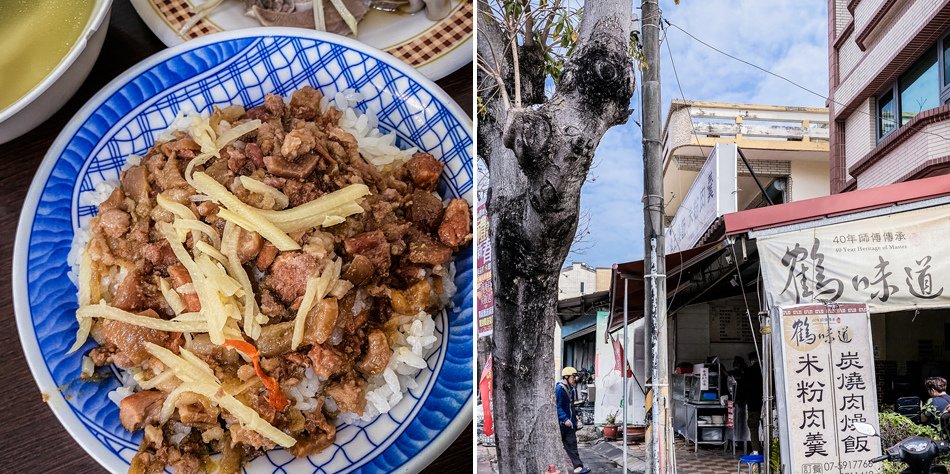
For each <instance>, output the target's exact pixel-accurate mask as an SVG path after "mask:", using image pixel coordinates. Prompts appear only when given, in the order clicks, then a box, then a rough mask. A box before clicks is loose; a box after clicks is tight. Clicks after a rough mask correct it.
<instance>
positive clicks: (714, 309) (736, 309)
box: [709, 304, 754, 343]
mask: <svg viewBox="0 0 950 474" xmlns="http://www.w3.org/2000/svg"><path fill="white" fill-rule="evenodd" d="M753 337H754V336H753V332H752V328H751V327H750V326H749V317H748V316H746V313H745V306H744V305H742V304H711V305H710V306H709V342H748V343H751V342H752V341H753Z"/></svg>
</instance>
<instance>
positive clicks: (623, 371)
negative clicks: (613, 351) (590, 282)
mask: <svg viewBox="0 0 950 474" xmlns="http://www.w3.org/2000/svg"><path fill="white" fill-rule="evenodd" d="M628 281H629V280H627V279H626V278H624V279H623V361H622V362H621V363H620V373H621V374H623V397H622V398H621V400H623V425H622V426H623V473H624V474H627V348H629V347H630V346H629V345H627V320H628V316H627V283H628Z"/></svg>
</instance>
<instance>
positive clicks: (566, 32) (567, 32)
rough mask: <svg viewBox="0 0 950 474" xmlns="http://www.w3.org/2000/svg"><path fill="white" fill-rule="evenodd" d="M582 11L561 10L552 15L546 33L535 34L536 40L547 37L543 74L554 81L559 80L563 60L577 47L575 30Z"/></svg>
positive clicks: (579, 21)
mask: <svg viewBox="0 0 950 474" xmlns="http://www.w3.org/2000/svg"><path fill="white" fill-rule="evenodd" d="M581 12H582V10H580V9H577V10H573V11H572V10H571V9H569V8H561V9H559V10H558V11H557V12H556V13H555V14H554V19H553V21H552V22H551V29H550V31H547V32H542V31H538V32H536V34H537V36H538V40H540V37H541V36H542V35H544V34H547V35H548V38H549V42H548V44H546V45H545V47H546V51H545V53H546V54H545V55H544V72H545V74H547V75H549V76H551V78H553V79H554V80H555V81H557V80H559V79H560V78H561V72H563V70H564V62H565V60H566V59H567V58H568V57H569V56H570V55H571V53H572V52H574V47H575V46H577V33H578V32H577V28H578V27H579V26H580V24H581Z"/></svg>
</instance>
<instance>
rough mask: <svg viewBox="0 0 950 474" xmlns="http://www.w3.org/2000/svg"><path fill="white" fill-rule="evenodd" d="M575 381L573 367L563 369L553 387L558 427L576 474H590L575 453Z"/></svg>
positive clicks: (575, 371) (575, 373) (575, 374)
mask: <svg viewBox="0 0 950 474" xmlns="http://www.w3.org/2000/svg"><path fill="white" fill-rule="evenodd" d="M576 381H577V370H576V369H575V368H574V367H565V368H564V370H562V371H561V380H560V381H558V383H557V385H555V386H554V400H555V402H556V404H557V418H558V425H560V427H561V442H562V443H564V450H565V451H567V456H568V457H570V458H571V464H573V465H574V472H575V473H576V474H585V473H588V472H590V468H589V467H584V462H583V461H581V456H580V454H578V453H577V434H576V433H575V431H576V430H577V414H576V413H575V412H574V398H575V395H574V384H575V382H576Z"/></svg>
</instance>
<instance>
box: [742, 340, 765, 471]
mask: <svg viewBox="0 0 950 474" xmlns="http://www.w3.org/2000/svg"><path fill="white" fill-rule="evenodd" d="M748 359H749V366H748V367H746V368H745V369H743V370H742V375H741V377H739V384H738V387H737V390H736V392H737V393H736V403H738V404H741V405H745V407H746V413H747V414H748V415H749V416H748V424H749V438H750V441H751V443H752V450H753V451H755V452H758V453H761V452H762V443H761V442H760V441H759V424H760V423H761V421H762V366H760V365H759V356H758V355H757V354H756V353H755V352H750V353H749V355H748Z"/></svg>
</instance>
